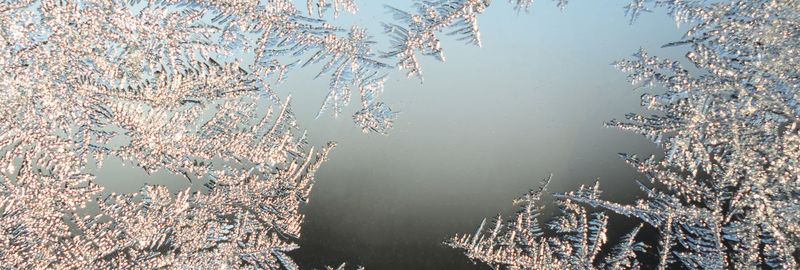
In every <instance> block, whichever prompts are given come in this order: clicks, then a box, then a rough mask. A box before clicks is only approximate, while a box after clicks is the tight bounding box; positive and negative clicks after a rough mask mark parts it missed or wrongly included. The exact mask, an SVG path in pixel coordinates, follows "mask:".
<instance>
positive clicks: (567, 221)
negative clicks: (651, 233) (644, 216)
mask: <svg viewBox="0 0 800 270" xmlns="http://www.w3.org/2000/svg"><path fill="white" fill-rule="evenodd" d="M549 182H550V178H549V177H548V178H547V179H545V181H544V182H543V183H542V186H541V187H540V188H539V189H535V190H531V191H529V192H528V193H527V194H525V196H523V197H521V198H520V199H518V200H516V201H515V204H516V205H519V211H517V214H516V215H515V216H514V217H513V218H511V219H510V220H508V221H507V222H504V221H503V219H502V217H500V216H498V217H497V218H496V219H495V220H494V222H493V223H494V224H493V225H492V227H491V228H490V229H488V230H485V229H484V227H485V224H486V220H484V221H483V222H482V223H481V226H480V227H479V228H478V231H477V232H475V234H473V235H462V236H458V235H457V236H455V237H453V238H451V239H450V240H448V241H447V242H446V244H447V245H449V246H450V247H453V248H459V249H463V250H465V254H466V255H467V257H469V258H470V259H472V260H475V261H480V262H484V263H486V264H489V265H490V266H492V267H493V268H495V269H499V268H504V269H626V268H628V267H633V268H635V267H638V265H639V263H638V261H637V260H636V253H635V252H634V251H643V248H644V247H645V245H644V244H643V243H641V242H638V241H635V239H634V237H635V236H636V234H637V233H638V232H639V229H640V227H637V228H635V229H634V230H633V231H631V232H630V233H629V234H628V235H626V236H625V237H624V238H623V239H622V240H623V241H621V242H620V243H619V244H618V245H617V246H616V247H614V248H613V250H612V251H611V252H610V253H609V255H607V256H606V258H602V259H601V258H599V254H600V251H601V249H602V248H603V247H604V246H605V244H606V242H607V239H606V230H607V229H606V226H607V224H608V217H607V216H606V214H604V213H603V212H590V211H589V210H588V209H587V208H586V207H584V206H582V205H580V204H578V203H576V202H575V201H572V200H570V199H564V200H560V201H558V202H557V204H558V205H559V206H560V208H561V213H562V215H560V216H557V217H556V218H555V219H553V220H552V221H551V222H550V223H549V224H548V225H549V226H548V227H549V228H550V229H552V230H553V234H555V236H546V235H545V232H544V231H543V230H542V228H541V227H540V225H539V220H538V217H539V211H540V207H539V206H537V203H538V202H539V200H540V199H541V195H542V192H543V191H544V190H545V187H546V185H547V183H549ZM569 195H570V196H575V197H581V198H598V197H599V195H600V190H599V188H598V185H597V184H595V185H594V186H593V187H581V189H580V190H578V191H575V192H571V193H569Z"/></svg>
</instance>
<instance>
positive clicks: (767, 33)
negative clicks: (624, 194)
mask: <svg viewBox="0 0 800 270" xmlns="http://www.w3.org/2000/svg"><path fill="white" fill-rule="evenodd" d="M664 4H665V6H667V7H668V8H669V9H670V12H671V13H672V15H673V16H678V17H680V16H683V15H677V14H684V15H685V16H688V18H689V21H692V20H693V21H697V22H698V23H697V24H696V25H694V26H693V27H691V28H690V30H689V32H687V34H686V37H685V39H684V40H682V41H679V42H674V43H671V44H668V45H667V46H684V45H688V46H690V50H689V52H688V53H687V55H686V57H687V60H688V61H690V62H691V63H692V64H693V65H694V66H695V67H696V68H697V69H700V70H701V72H699V74H700V75H695V76H692V75H690V72H689V71H687V69H684V68H683V67H681V65H680V64H678V62H676V61H671V60H662V59H659V58H657V57H654V56H650V55H648V54H647V53H646V52H644V51H642V52H640V53H638V54H636V55H634V59H632V60H624V61H620V62H619V63H618V66H619V67H620V68H621V69H622V70H623V71H626V72H628V73H630V74H631V75H630V79H631V81H632V82H633V83H636V84H643V85H644V86H651V87H657V89H663V90H664V92H663V93H660V94H655V95H651V94H645V95H643V96H642V104H643V105H644V106H645V107H647V108H648V109H651V110H655V111H658V112H659V115H658V116H641V115H635V114H631V115H629V116H628V117H627V118H628V119H627V121H625V122H618V121H612V122H611V123H610V124H611V125H612V126H617V127H621V128H624V129H628V130H632V131H634V132H637V133H640V134H642V135H645V136H646V137H648V138H650V139H651V140H652V141H653V142H655V143H657V144H659V145H660V146H662V147H663V148H664V149H665V151H666V153H665V158H664V159H663V160H660V161H657V160H655V159H654V158H650V159H647V160H644V161H642V160H639V159H637V158H635V157H632V156H627V155H626V156H625V158H626V160H628V162H629V163H631V164H633V165H634V166H635V167H636V168H637V169H638V170H639V171H641V172H642V173H644V174H645V175H646V176H647V177H648V178H649V180H650V181H651V182H654V183H656V184H657V187H664V188H666V190H665V192H654V191H652V192H648V194H649V199H648V200H649V201H650V202H640V203H639V204H638V205H637V206H625V207H623V206H616V205H615V206H611V205H609V204H606V206H607V207H610V208H613V209H615V211H618V212H622V213H626V214H630V215H633V216H637V217H639V218H641V219H643V220H644V221H646V222H648V223H650V224H651V225H653V226H658V228H665V227H671V228H672V229H670V230H662V234H665V233H666V234H668V235H665V236H664V237H665V239H667V238H668V239H670V240H669V241H667V242H668V243H666V244H664V245H679V246H681V247H682V249H683V250H685V251H680V252H674V258H670V259H669V260H672V261H675V262H679V263H681V264H683V265H684V266H687V267H689V268H714V269H717V268H726V267H733V268H743V267H751V266H753V265H758V266H760V267H767V268H775V269H792V268H797V267H798V266H797V264H798V261H797V257H796V256H794V255H792V254H796V252H798V246H797V244H796V243H798V240H800V234H799V233H800V226H798V225H797V224H800V223H798V221H800V220H798V218H800V206H798V204H797V202H798V201H797V198H798V196H800V185H799V184H798V181H797V175H799V174H800V167H798V166H797V164H798V154H797V153H798V152H800V148H799V147H798V144H797V143H798V140H800V134H798V124H800V120H798V116H800V105H799V104H798V102H797V99H798V96H799V94H800V89H799V88H798V85H800V83H799V82H800V75H798V70H799V69H800V64H798V59H800V52H798V51H797V50H796V49H795V48H797V47H798V46H800V39H798V37H800V27H799V26H798V25H800V21H799V20H800V19H799V18H800V16H799V15H800V4H798V3H797V2H796V1H732V2H723V3H716V4H713V5H697V4H698V3H694V2H687V3H685V4H681V3H679V2H678V1H667V2H665V3H664ZM681 5H684V6H688V5H693V6H694V8H693V9H692V10H690V11H685V12H684V11H681V10H684V9H683V8H682V7H681ZM656 216H657V217H659V218H657V219H656V218H654V217H656ZM667 217H669V220H672V222H671V223H670V224H665V223H664V220H667ZM777 239H780V240H777ZM661 248H662V249H669V247H667V246H663V245H662V247H661ZM670 256H671V255H670ZM665 261H667V260H665ZM662 266H663V267H667V266H666V265H662Z"/></svg>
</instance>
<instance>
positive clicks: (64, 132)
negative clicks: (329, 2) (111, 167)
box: [0, 1, 335, 269]
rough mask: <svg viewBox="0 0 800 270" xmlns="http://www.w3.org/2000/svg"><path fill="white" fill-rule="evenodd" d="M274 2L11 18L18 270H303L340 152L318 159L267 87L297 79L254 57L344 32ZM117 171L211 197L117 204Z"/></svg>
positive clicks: (65, 9) (5, 130)
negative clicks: (112, 182)
mask: <svg viewBox="0 0 800 270" xmlns="http://www.w3.org/2000/svg"><path fill="white" fill-rule="evenodd" d="M261 2H262V1H216V2H215V1H202V2H186V1H155V2H146V3H139V2H137V1H131V3H129V4H126V3H122V2H107V1H82V2H79V3H75V2H71V1H56V2H52V1H43V2H38V1H32V2H30V3H26V4H24V5H8V6H5V5H4V6H3V8H0V30H2V31H0V32H2V33H3V34H2V35H0V39H2V40H0V44H2V45H0V55H2V57H0V59H2V60H0V88H2V89H3V95H0V104H1V105H0V169H2V170H0V196H2V199H0V213H2V214H0V229H2V230H3V233H2V234H0V239H2V241H0V265H2V268H23V269H28V268H32V269H39V268H56V269H73V268H80V269H112V268H113V269H117V268H121V269H131V268H133V269H140V268H148V269H152V268H174V269H193V268H201V269H220V268H260V269H263V268H269V269H274V268H280V267H284V268H289V269H296V268H297V267H296V265H295V264H294V263H293V262H292V260H291V258H289V257H288V256H287V255H286V254H285V253H286V252H288V251H290V250H293V249H296V248H298V246H297V245H296V244H295V243H294V242H295V240H296V238H298V237H299V236H300V224H301V223H302V221H303V215H302V214H300V213H299V207H300V205H301V204H302V203H304V202H306V201H307V200H308V193H309V190H310V188H311V186H312V184H313V177H314V173H315V172H316V170H317V169H318V168H319V166H320V165H321V163H322V161H323V160H324V159H325V157H326V156H327V154H328V151H330V149H331V148H332V146H333V144H330V145H328V146H325V147H323V148H314V147H311V146H309V145H308V142H307V141H306V137H305V133H304V132H303V131H302V130H300V129H299V128H298V126H297V123H296V120H295V119H294V116H293V112H292V111H291V107H290V98H285V99H283V100H281V99H280V98H278V97H277V96H276V95H275V94H274V93H273V91H272V90H271V88H270V86H269V84H267V83H266V81H265V80H266V79H267V78H268V77H271V76H272V77H278V78H277V79H278V80H280V79H281V78H282V77H283V76H284V75H285V74H284V73H285V71H286V69H287V68H288V67H289V66H290V64H282V63H281V62H280V61H279V60H278V58H277V57H273V58H270V59H269V60H265V59H266V57H265V56H264V55H262V56H260V58H258V57H257V59H256V61H255V62H254V63H251V64H245V63H243V62H244V58H245V57H244V56H243V55H244V54H247V53H248V52H249V53H253V54H255V50H256V49H255V48H256V47H253V46H252V45H253V44H259V45H258V46H257V47H258V48H261V49H258V51H261V52H262V53H263V51H264V50H262V49H263V48H274V47H278V46H283V45H279V43H280V42H279V41H277V40H278V38H277V37H275V36H271V35H273V34H275V33H277V32H280V33H281V34H283V35H284V40H285V41H286V42H291V41H289V40H300V39H301V38H303V40H317V41H320V42H319V44H322V41H321V39H324V38H327V37H328V36H329V35H330V34H331V33H333V32H334V31H335V29H334V28H332V27H329V26H325V25H323V23H322V22H319V21H313V22H310V23H307V24H305V25H300V24H294V23H293V22H297V21H301V20H305V19H302V18H301V17H300V16H298V15H296V10H295V9H294V8H293V5H288V4H287V3H286V2H281V1H269V2H268V3H261ZM265 25H270V27H263V26H265ZM267 28H269V29H270V30H265V29H267ZM270 31H276V32H273V33H272V34H268V37H269V38H268V39H266V40H265V39H260V40H259V42H261V43H257V42H250V41H248V40H249V39H251V38H252V37H253V35H252V34H254V33H265V32H270ZM309 36H314V37H316V38H308V37H309ZM271 53H272V52H271ZM291 53H293V51H292V52H290V53H288V54H289V55H290V54H291ZM107 157H115V158H119V159H121V160H123V163H124V164H126V165H133V166H136V167H138V168H141V169H143V170H144V171H145V172H147V173H153V172H156V171H159V170H166V171H169V172H172V173H174V174H176V175H182V176H184V177H185V178H186V179H187V180H188V181H191V182H192V183H193V184H194V183H197V184H198V185H197V186H195V185H192V187H191V188H190V189H187V190H184V191H181V192H177V194H176V193H174V192H176V191H170V190H167V189H166V188H165V187H161V186H151V185H147V186H145V187H143V188H142V190H141V192H139V193H136V194H123V195H116V194H111V195H109V194H103V193H102V190H103V189H102V188H101V187H99V186H98V185H97V184H95V181H94V180H95V177H94V174H95V173H96V172H97V170H98V169H99V168H100V167H101V165H102V162H103V160H105V159H106V158H107ZM91 209H98V210H91ZM92 211H95V212H94V213H92ZM87 212H89V213H87Z"/></svg>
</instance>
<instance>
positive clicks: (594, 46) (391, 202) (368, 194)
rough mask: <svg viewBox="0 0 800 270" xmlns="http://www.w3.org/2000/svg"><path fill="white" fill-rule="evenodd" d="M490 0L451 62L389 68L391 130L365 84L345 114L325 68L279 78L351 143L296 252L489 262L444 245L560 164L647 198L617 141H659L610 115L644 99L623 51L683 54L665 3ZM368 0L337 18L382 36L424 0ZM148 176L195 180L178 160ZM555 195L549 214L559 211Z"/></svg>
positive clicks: (320, 139) (367, 260)
mask: <svg viewBox="0 0 800 270" xmlns="http://www.w3.org/2000/svg"><path fill="white" fill-rule="evenodd" d="M301 2H302V3H301V4H304V3H305V1H301ZM493 2H494V3H493V4H492V6H491V7H490V8H489V9H488V10H487V12H486V13H485V14H484V15H482V16H481V17H480V21H479V24H480V28H481V33H482V37H483V48H478V47H474V46H467V45H463V44H462V43H461V42H458V41H455V40H452V39H447V40H445V41H444V47H445V56H446V57H447V62H445V63H441V62H438V61H435V60H434V59H432V58H425V59H424V61H423V63H422V64H423V71H424V75H425V81H424V84H420V82H419V80H416V79H414V78H411V79H407V78H405V76H404V74H403V73H401V72H395V73H393V74H392V77H390V80H389V82H388V83H387V87H386V92H385V94H384V101H386V102H387V103H389V104H391V105H392V107H393V108H394V109H398V110H400V111H402V113H401V114H400V116H399V119H398V120H397V121H396V123H395V128H394V130H393V131H392V132H391V134H390V135H389V136H381V135H375V134H368V135H365V134H362V133H361V132H360V130H359V129H357V128H356V127H355V126H354V125H353V123H352V120H351V119H350V115H351V114H352V113H354V112H355V111H356V110H357V106H358V104H357V101H358V97H357V96H354V97H353V101H354V102H353V104H352V105H353V106H350V107H349V108H348V109H347V110H346V111H345V114H344V115H342V116H340V117H339V118H338V119H334V118H333V117H332V116H330V115H328V114H326V115H323V116H322V117H320V118H319V119H314V117H315V115H316V112H317V110H318V108H319V106H320V105H321V104H322V101H323V100H324V98H325V94H326V91H327V90H326V89H327V88H326V85H327V81H326V79H318V80H313V76H314V75H315V74H316V72H317V71H318V69H315V68H311V69H308V70H300V71H296V73H294V74H292V75H291V77H290V78H289V79H288V81H286V82H285V83H284V84H281V85H278V86H277V88H278V89H279V90H278V91H279V92H280V93H281V95H282V96H284V97H285V96H286V95H288V94H291V95H292V96H293V102H294V103H293V105H294V111H295V113H296V114H297V117H298V122H299V124H300V126H301V127H304V128H307V129H308V132H309V135H310V138H311V141H312V143H313V144H314V145H324V143H325V142H327V141H329V140H333V141H337V142H338V143H339V146H338V147H337V148H336V149H335V150H334V151H333V153H332V155H331V158H330V161H328V162H327V163H326V164H324V165H323V167H322V169H321V170H320V171H319V173H318V174H317V176H316V179H317V182H316V185H315V186H314V190H313V191H312V195H311V201H310V203H309V204H308V205H307V206H306V207H304V208H303V209H302V211H303V213H304V214H305V215H306V223H305V224H304V225H303V236H302V238H301V239H300V245H301V249H300V250H298V251H296V252H293V253H292V256H293V257H294V258H295V259H296V260H297V261H298V262H299V263H300V264H301V265H302V266H304V269H305V268H323V267H324V265H338V264H339V263H341V262H345V261H346V262H348V264H349V265H351V266H355V265H363V266H365V267H366V268H367V269H372V270H375V269H485V268H486V267H485V266H480V265H473V264H472V263H470V262H469V261H468V260H467V259H466V258H465V257H463V256H461V255H460V253H459V251H456V250H452V249H449V248H447V247H445V246H443V245H442V244H441V242H442V241H443V240H445V239H447V238H448V237H449V236H451V235H453V234H455V233H467V232H469V233H472V232H474V230H475V229H476V228H477V226H478V225H479V224H480V222H481V220H482V219H483V218H484V217H487V218H491V217H493V216H495V215H496V214H497V213H498V212H501V213H503V214H504V215H506V216H507V215H510V214H512V213H513V211H514V209H513V207H512V205H511V202H512V200H513V199H514V198H516V197H518V196H520V195H521V194H523V193H524V192H525V191H527V190H528V189H530V188H533V187H535V186H536V185H537V184H538V183H539V180H540V179H541V178H543V177H546V176H547V175H548V174H549V173H553V174H554V178H553V181H552V183H551V184H550V186H549V191H550V192H565V191H569V190H572V189H575V188H576V187H578V186H579V185H581V184H585V183H592V182H593V181H594V179H596V178H599V179H600V180H601V187H602V188H603V189H604V190H605V193H604V194H605V196H606V197H607V198H611V199H613V200H616V201H619V202H629V201H632V200H634V199H635V198H636V197H637V196H640V195H641V194H640V193H639V192H638V190H637V189H636V186H635V184H634V179H637V178H638V179H641V178H639V175H637V174H636V173H635V172H634V171H633V170H632V169H631V168H629V167H628V166H627V165H625V164H624V163H623V162H622V161H621V160H619V159H618V158H617V153H618V152H629V153H639V154H650V153H659V150H658V148H656V147H655V146H654V145H652V144H650V143H649V142H648V141H647V140H645V139H644V138H643V137H641V136H638V135H634V134H630V133H626V132H623V131H620V130H616V129H607V128H604V127H603V122H604V121H607V120H610V119H612V118H621V117H623V116H624V114H625V113H627V112H640V111H641V109H640V107H639V96H640V95H641V94H642V92H641V90H636V89H634V87H633V86H631V85H630V84H628V83H627V82H626V81H625V74H624V73H621V72H619V71H617V70H616V69H614V68H613V67H612V66H611V65H610V64H611V63H612V62H613V61H615V60H618V59H622V58H626V57H628V56H630V55H631V54H633V53H634V52H636V51H637V50H638V49H639V48H640V47H643V48H646V49H648V50H650V51H651V52H652V53H653V54H656V55H662V56H670V57H673V58H681V57H682V52H681V51H680V49H660V46H661V45H662V44H665V43H667V42H670V41H675V40H677V39H679V38H680V37H681V34H682V31H681V30H680V29H679V28H677V27H676V25H675V23H674V22H673V21H672V20H671V19H670V18H669V17H668V16H667V15H666V14H665V13H664V11H663V10H657V11H656V12H654V13H652V14H650V13H648V14H644V16H643V17H642V18H641V19H640V20H639V21H638V22H637V23H635V24H634V25H630V24H629V19H628V18H627V17H625V16H624V11H623V8H622V7H623V5H625V4H626V2H625V1H624V0H622V1H620V0H617V1H589V0H584V1H571V3H570V4H569V5H568V6H567V8H566V10H565V11H563V12H560V11H559V9H558V8H556V7H555V5H554V3H553V2H551V1H539V2H537V3H536V5H535V6H534V7H533V9H532V10H531V11H530V12H529V13H524V12H523V13H520V14H517V13H516V12H515V11H514V10H513V9H512V7H511V5H510V4H508V3H506V2H505V1H500V0H496V1H493ZM357 3H358V4H359V5H360V8H361V10H360V12H359V13H358V14H357V15H343V16H342V17H341V18H340V19H339V20H337V21H335V22H334V23H335V24H337V25H341V26H346V27H349V26H350V25H360V26H364V27H366V28H367V29H368V30H369V31H370V33H371V34H373V35H374V36H376V37H377V38H376V39H377V40H378V41H379V42H381V44H382V46H380V47H382V48H386V46H385V45H386V40H385V39H384V38H382V34H381V30H382V28H381V26H380V22H381V21H391V16H390V15H388V14H387V13H386V12H385V10H384V8H383V4H385V3H388V4H391V5H393V6H395V7H398V8H401V9H408V8H409V7H410V5H411V2H410V1H372V0H361V1H357ZM106 168H111V169H104V170H103V172H101V173H100V175H99V179H100V182H101V184H105V185H106V186H109V187H111V189H112V190H111V191H118V192H131V191H135V190H137V189H138V187H139V186H141V183H140V181H137V180H136V178H138V177H140V176H141V175H140V173H136V172H135V171H134V169H131V168H129V169H124V168H119V166H118V164H114V162H113V161H112V162H111V164H109V165H108V167H106ZM151 179H153V180H151V183H156V184H167V185H168V186H174V185H176V183H183V182H185V181H183V180H181V178H180V177H177V176H171V175H166V173H163V174H156V175H155V177H153V178H151ZM103 181H107V183H103ZM182 181H183V182H182ZM181 185H182V184H181ZM175 188H176V189H177V186H175ZM547 199H548V200H549V199H550V198H549V197H548V198H547ZM543 203H544V204H545V205H548V207H547V208H545V212H546V213H550V212H551V211H553V210H554V209H553V208H554V207H552V204H549V202H543ZM611 222H612V224H615V225H614V227H612V230H611V235H610V236H611V238H612V239H613V237H615V236H618V235H620V234H621V233H623V231H622V229H625V228H628V227H631V226H634V225H635V224H632V223H628V221H627V220H625V219H622V218H620V217H619V216H612V220H611Z"/></svg>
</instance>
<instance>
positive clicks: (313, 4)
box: [307, 0, 358, 18]
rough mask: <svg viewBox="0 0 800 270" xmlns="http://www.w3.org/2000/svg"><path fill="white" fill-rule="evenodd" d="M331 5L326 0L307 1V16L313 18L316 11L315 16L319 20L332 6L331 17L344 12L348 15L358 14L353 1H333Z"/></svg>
mask: <svg viewBox="0 0 800 270" xmlns="http://www.w3.org/2000/svg"><path fill="white" fill-rule="evenodd" d="M332 2H333V3H328V1H326V0H307V9H308V15H309V16H313V15H314V13H315V12H314V10H316V13H317V16H319V17H320V18H322V17H324V16H325V12H326V11H327V10H328V9H330V8H331V6H333V17H334V18H336V17H339V11H340V10H344V11H346V12H349V13H353V14H355V13H356V12H358V6H357V5H356V3H355V1H354V0H333V1H332Z"/></svg>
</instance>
